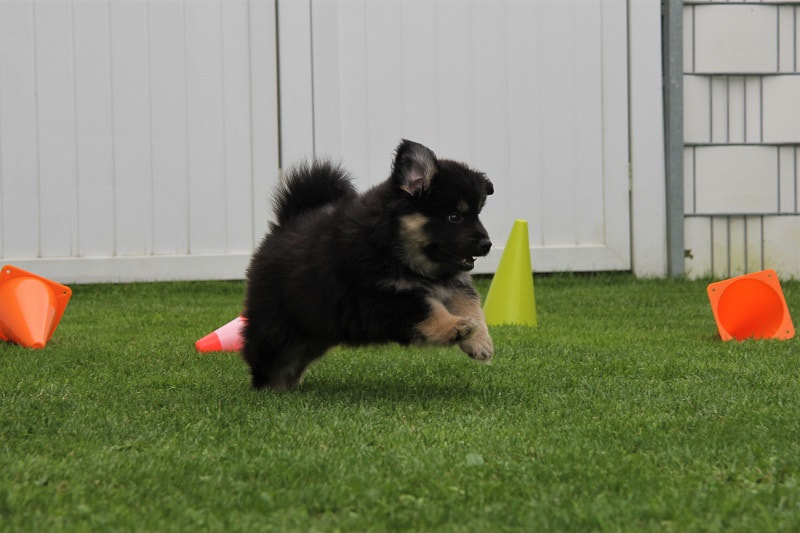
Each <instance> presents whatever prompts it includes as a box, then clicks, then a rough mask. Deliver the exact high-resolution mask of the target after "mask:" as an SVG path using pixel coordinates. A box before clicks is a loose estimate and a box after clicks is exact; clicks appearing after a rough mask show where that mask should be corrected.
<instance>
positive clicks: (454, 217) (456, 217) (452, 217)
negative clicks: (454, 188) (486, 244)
mask: <svg viewBox="0 0 800 533" xmlns="http://www.w3.org/2000/svg"><path fill="white" fill-rule="evenodd" d="M462 220H464V217H462V216H461V213H450V214H449V215H448V216H447V221H448V222H452V223H453V224H461V221H462Z"/></svg>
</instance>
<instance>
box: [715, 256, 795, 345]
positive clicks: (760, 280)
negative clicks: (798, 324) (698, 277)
mask: <svg viewBox="0 0 800 533" xmlns="http://www.w3.org/2000/svg"><path fill="white" fill-rule="evenodd" d="M707 291H708V300H709V302H710V303H711V311H712V313H713V314H714V320H715V321H716V323H717V330H718V331H719V336H720V338H721V339H722V340H723V341H728V340H731V339H736V340H739V341H742V340H745V339H751V338H752V339H781V340H785V339H791V338H792V337H794V326H793V325H792V317H791V316H790V315H789V308H788V306H787V305H786V299H785V298H784V296H783V290H782V289H781V285H780V281H779V280H778V275H777V274H776V273H775V271H774V270H764V271H761V272H754V273H752V274H746V275H744V276H738V277H735V278H730V279H727V280H724V281H718V282H716V283H712V284H710V285H709V286H708V289H707Z"/></svg>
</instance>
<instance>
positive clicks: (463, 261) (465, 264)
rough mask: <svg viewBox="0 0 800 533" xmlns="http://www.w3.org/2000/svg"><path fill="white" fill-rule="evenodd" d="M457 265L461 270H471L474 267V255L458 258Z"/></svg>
mask: <svg viewBox="0 0 800 533" xmlns="http://www.w3.org/2000/svg"><path fill="white" fill-rule="evenodd" d="M458 266H459V267H460V268H461V269H462V270H472V269H473V268H475V258H474V257H461V258H459V259H458Z"/></svg>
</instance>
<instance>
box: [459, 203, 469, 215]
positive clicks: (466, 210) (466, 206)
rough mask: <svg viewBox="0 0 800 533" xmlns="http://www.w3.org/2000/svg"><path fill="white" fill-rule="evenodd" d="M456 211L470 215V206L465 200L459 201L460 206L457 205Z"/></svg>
mask: <svg viewBox="0 0 800 533" xmlns="http://www.w3.org/2000/svg"><path fill="white" fill-rule="evenodd" d="M456 209H458V211H459V212H460V213H461V214H462V215H466V214H467V213H469V204H468V203H467V202H465V201H464V200H459V202H458V204H456Z"/></svg>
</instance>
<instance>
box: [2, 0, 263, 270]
mask: <svg viewBox="0 0 800 533" xmlns="http://www.w3.org/2000/svg"><path fill="white" fill-rule="evenodd" d="M275 29H276V25H275V3H274V1H271V0H263V1H260V0H251V1H247V0H193V1H191V2H180V1H177V0H161V1H153V2H136V1H122V0H83V1H80V2H48V1H37V2H24V1H21V0H12V1H5V2H0V195H2V198H1V199H0V257H2V258H3V261H7V262H11V263H14V264H16V265H19V266H21V267H23V268H26V267H28V268H32V269H36V270H37V272H41V273H42V274H44V275H51V276H52V277H55V278H57V279H61V280H65V281H74V280H78V281H100V280H135V279H176V278H178V279H190V278H220V277H222V278H240V277H242V276H243V275H244V268H245V266H246V264H247V261H248V259H249V254H250V253H251V251H252V249H253V247H254V246H255V244H256V243H257V240H258V239H260V238H261V235H262V234H263V232H264V230H265V229H266V217H267V215H266V211H267V210H268V206H269V191H270V189H271V188H272V185H274V183H275V181H276V180H277V176H278V153H277V146H278V137H277V121H278V118H277V107H276V102H277V65H276V36H275Z"/></svg>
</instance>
